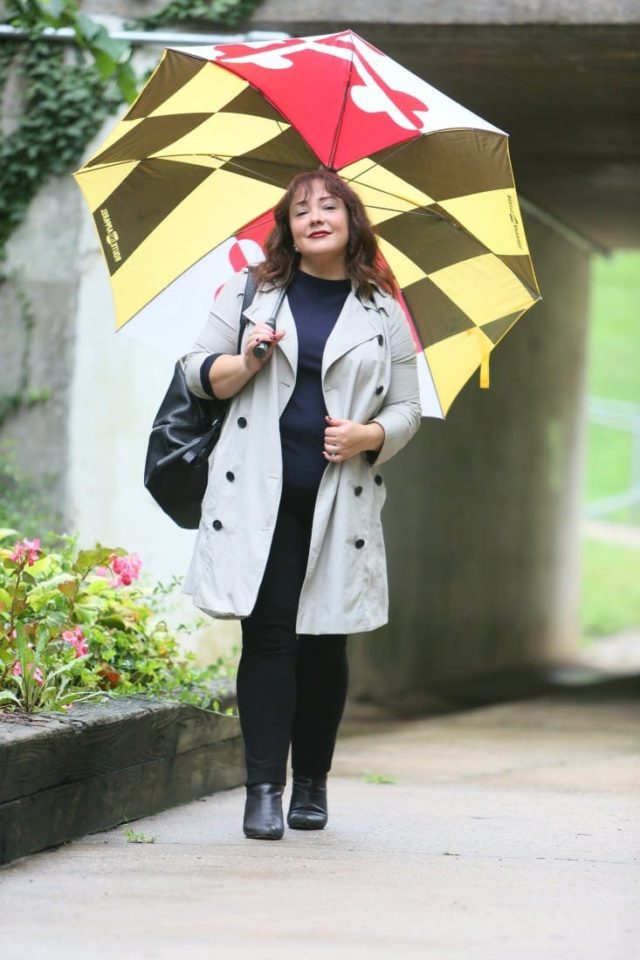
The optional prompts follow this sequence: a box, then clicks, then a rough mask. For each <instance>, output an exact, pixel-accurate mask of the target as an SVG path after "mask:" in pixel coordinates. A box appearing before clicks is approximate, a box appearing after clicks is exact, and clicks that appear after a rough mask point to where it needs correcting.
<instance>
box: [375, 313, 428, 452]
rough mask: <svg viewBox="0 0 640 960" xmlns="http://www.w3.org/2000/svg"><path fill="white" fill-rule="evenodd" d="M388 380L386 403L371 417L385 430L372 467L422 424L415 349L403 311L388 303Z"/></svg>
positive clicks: (405, 440)
mask: <svg viewBox="0 0 640 960" xmlns="http://www.w3.org/2000/svg"><path fill="white" fill-rule="evenodd" d="M388 330H389V341H390V346H391V380H390V383H389V390H388V391H387V394H386V396H385V402H384V404H383V405H382V407H381V409H380V410H379V412H378V413H377V414H376V415H375V417H373V421H374V422H375V423H379V424H380V426H381V427H382V428H383V430H384V443H383V444H382V447H381V448H380V450H379V451H378V454H377V456H376V455H375V454H373V456H371V455H369V457H368V459H369V461H370V462H371V463H376V464H382V463H384V462H385V461H386V460H390V459H391V457H394V456H395V455H396V453H398V451H399V450H402V448H403V447H404V446H405V444H407V443H408V442H409V440H410V439H411V437H412V436H413V435H414V434H415V433H416V432H417V430H418V428H419V426H420V420H421V416H422V413H421V407H420V393H419V388H418V365H417V360H416V347H415V343H414V342H413V338H412V336H411V332H410V330H409V325H408V323H407V321H406V318H405V315H404V313H403V312H402V308H401V307H400V305H399V304H398V303H397V302H396V301H395V300H391V302H390V309H389V327H388Z"/></svg>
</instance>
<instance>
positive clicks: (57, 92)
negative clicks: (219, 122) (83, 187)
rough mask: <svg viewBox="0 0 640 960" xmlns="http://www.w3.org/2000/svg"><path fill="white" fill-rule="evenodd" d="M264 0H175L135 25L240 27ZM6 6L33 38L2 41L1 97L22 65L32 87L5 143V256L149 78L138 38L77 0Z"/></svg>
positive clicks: (0, 254)
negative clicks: (49, 32)
mask: <svg viewBox="0 0 640 960" xmlns="http://www.w3.org/2000/svg"><path fill="white" fill-rule="evenodd" d="M260 2H261V0H212V2H209V3H202V2H196V0H173V2H170V3H169V4H168V5H167V6H166V7H165V8H163V9H162V10H160V11H159V12H158V13H156V14H154V15H152V16H150V17H147V18H145V19H142V20H140V21H138V22H137V24H135V26H144V27H145V28H153V27H156V26H159V25H160V24H164V23H173V22H178V21H184V20H190V21H199V22H201V23H205V22H206V23H207V24H208V25H209V26H216V25H218V26H227V27H228V26H236V25H237V24H238V23H240V22H242V21H243V20H245V19H246V18H247V17H248V16H250V14H251V13H252V12H253V10H254V9H255V8H256V7H257V6H258V4H259V3H260ZM4 7H5V10H6V15H5V17H6V21H7V22H9V23H10V24H11V25H12V26H15V27H20V28H21V29H23V30H26V31H27V33H28V38H27V39H25V40H2V41H1V42H0V96H1V94H2V91H4V90H5V88H6V82H7V77H8V75H9V71H10V70H14V71H16V70H17V71H18V72H19V74H20V76H21V79H22V85H23V88H24V94H23V104H22V107H21V110H20V119H19V122H18V124H17V127H16V129H15V130H14V131H13V132H12V133H10V134H9V135H8V136H6V137H5V138H4V139H3V141H2V143H1V144H0V261H3V260H4V259H5V258H6V244H7V241H8V239H9V237H10V236H11V234H12V232H13V231H14V230H15V228H16V227H17V226H18V224H20V223H21V222H22V220H23V219H24V217H25V214H26V212H27V210H28V207H29V204H30V203H31V201H32V199H33V198H34V196H35V195H36V193H37V192H38V190H39V189H40V187H41V186H42V184H43V183H44V182H45V181H46V180H47V179H48V178H49V177H50V176H52V175H55V174H61V173H65V172H67V171H68V170H71V169H72V168H73V167H74V166H77V165H78V164H79V163H80V162H81V160H82V156H83V153H84V151H85V149H86V146H87V143H88V142H89V141H90V140H91V138H92V137H93V136H95V135H96V133H97V132H98V131H99V129H100V127H101V125H102V123H103V122H104V120H105V119H106V118H107V117H108V116H110V115H111V114H112V113H114V112H115V110H116V109H117V107H118V106H119V105H120V104H121V103H123V102H129V103H130V102H132V101H133V100H134V98H135V96H136V94H137V91H138V88H139V86H140V82H141V81H140V79H139V78H137V77H136V76H135V74H134V71H133V68H132V66H131V55H132V46H131V44H130V43H128V42H126V41H123V40H114V39H112V38H111V37H110V36H109V34H108V32H107V30H106V29H105V28H104V27H103V26H101V25H100V24H98V23H96V21H95V20H92V19H91V18H90V17H88V16H86V14H84V13H82V12H81V11H80V9H79V7H78V2H77V0H5V4H4ZM45 27H54V28H56V29H57V28H61V27H68V28H71V29H72V30H73V31H74V34H75V48H72V50H73V53H72V56H71V59H69V56H68V52H69V47H68V46H65V47H63V46H59V45H57V44H52V43H49V42H47V41H46V40H44V39H43V38H42V31H43V30H44V29H45ZM0 279H1V278H0Z"/></svg>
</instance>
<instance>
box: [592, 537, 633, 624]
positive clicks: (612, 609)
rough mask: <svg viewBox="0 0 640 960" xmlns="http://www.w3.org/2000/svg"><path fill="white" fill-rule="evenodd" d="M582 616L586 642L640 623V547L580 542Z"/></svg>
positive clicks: (599, 542)
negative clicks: (639, 548) (638, 548)
mask: <svg viewBox="0 0 640 960" xmlns="http://www.w3.org/2000/svg"><path fill="white" fill-rule="evenodd" d="M581 619H582V636H583V639H584V640H585V641H586V642H588V641H589V640H592V639H594V638H595V637H604V636H608V635H609V634H613V633H617V632H618V631H620V630H625V629H627V628H628V627H634V626H636V625H637V624H640V550H637V549H634V548H633V547H626V546H621V545H620V544H615V543H605V542H602V541H600V540H590V539H585V540H584V541H583V547H582V606H581Z"/></svg>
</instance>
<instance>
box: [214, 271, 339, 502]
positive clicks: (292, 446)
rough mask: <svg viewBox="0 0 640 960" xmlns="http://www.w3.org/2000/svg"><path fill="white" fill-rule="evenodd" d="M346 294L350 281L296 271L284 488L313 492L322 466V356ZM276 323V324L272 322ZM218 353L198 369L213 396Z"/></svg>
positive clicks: (283, 423) (283, 420)
mask: <svg viewBox="0 0 640 960" xmlns="http://www.w3.org/2000/svg"><path fill="white" fill-rule="evenodd" d="M350 290H351V281H350V280H321V279H320V278H319V277H312V276H311V275H310V274H308V273H303V271H302V270H298V272H297V273H296V274H295V276H294V278H293V280H292V282H291V284H290V285H289V289H288V290H287V299H288V301H289V306H290V308H291V312H292V314H293V319H294V320H295V324H296V331H297V334H298V374H297V377H296V383H295V387H294V389H293V393H292V394H291V397H290V399H289V402H288V404H287V406H286V408H285V410H284V411H283V413H282V416H281V417H280V438H281V441H282V469H283V483H285V484H287V486H293V487H304V488H305V489H307V490H317V489H318V486H319V484H320V480H321V478H322V474H323V473H324V470H325V467H326V465H327V461H326V460H325V459H324V457H323V456H322V451H323V449H324V431H325V428H326V422H325V419H324V418H325V415H326V413H327V410H326V407H325V404H324V395H323V393H322V376H321V374H322V355H323V353H324V348H325V344H326V342H327V340H328V338H329V334H330V333H331V331H332V330H333V328H334V326H335V322H336V320H337V319H338V316H339V315H340V312H341V310H342V308H343V306H344V304H345V301H346V299H347V297H348V296H349V292H350ZM276 322H277V321H276ZM219 356H220V354H217V353H216V354H212V355H211V356H209V357H207V359H206V360H205V361H204V363H203V364H202V367H201V370H200V380H201V383H202V386H203V389H204V390H205V391H206V392H207V393H209V394H210V395H211V396H213V391H212V389H211V383H210V381H209V370H210V369H211V365H212V364H213V362H214V360H215V359H216V358H217V357H219Z"/></svg>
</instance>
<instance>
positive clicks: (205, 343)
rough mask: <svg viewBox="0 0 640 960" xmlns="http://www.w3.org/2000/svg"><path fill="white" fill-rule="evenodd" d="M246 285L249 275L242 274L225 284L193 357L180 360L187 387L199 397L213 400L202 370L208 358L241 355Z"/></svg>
mask: <svg viewBox="0 0 640 960" xmlns="http://www.w3.org/2000/svg"><path fill="white" fill-rule="evenodd" d="M246 281H247V271H246V270H242V271H241V272H240V273H237V274H235V275H234V276H233V277H231V279H230V280H228V281H227V283H225V285H224V287H223V288H222V290H221V291H220V293H219V294H218V296H217V297H216V299H215V301H214V304H213V306H212V308H211V311H210V313H209V316H208V318H207V321H206V323H205V324H204V326H203V327H202V329H201V330H200V333H199V334H198V336H197V339H196V342H195V343H194V345H193V347H192V348H191V350H190V351H189V353H186V354H185V355H184V356H183V357H181V358H180V363H181V364H182V369H183V371H184V375H185V379H186V381H187V386H188V388H189V390H190V391H191V393H194V394H195V395H196V397H202V398H203V399H211V394H207V393H205V392H204V390H203V388H202V383H201V382H200V368H201V367H202V364H203V362H204V361H205V360H206V359H207V357H209V356H211V354H212V353H230V354H235V353H236V352H237V348H238V331H239V329H240V310H241V308H242V297H243V294H244V287H245V283H246Z"/></svg>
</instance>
